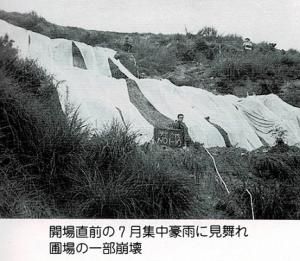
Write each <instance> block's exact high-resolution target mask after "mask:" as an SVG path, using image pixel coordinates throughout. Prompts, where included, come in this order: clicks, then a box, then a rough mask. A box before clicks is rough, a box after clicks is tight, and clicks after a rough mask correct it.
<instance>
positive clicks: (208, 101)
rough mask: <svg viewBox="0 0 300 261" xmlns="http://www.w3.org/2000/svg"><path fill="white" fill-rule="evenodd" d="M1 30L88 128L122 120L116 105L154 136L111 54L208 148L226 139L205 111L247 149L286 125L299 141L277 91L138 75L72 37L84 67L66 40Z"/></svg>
mask: <svg viewBox="0 0 300 261" xmlns="http://www.w3.org/2000/svg"><path fill="white" fill-rule="evenodd" d="M5 33H7V34H8V35H9V36H10V38H11V39H13V40H14V41H15V46H17V47H18V49H19V50H20V56H21V57H23V58H24V57H28V58H32V59H36V60H37V61H38V62H39V63H40V65H42V66H43V67H44V68H46V70H47V71H48V72H49V73H51V74H54V75H55V77H56V79H57V80H59V81H64V82H63V83H62V84H61V85H60V88H59V94H60V100H61V103H62V105H63V106H62V107H64V102H65V101H67V100H68V101H67V102H70V103H72V104H73V105H74V106H80V109H79V113H80V116H81V118H83V119H84V120H86V121H87V122H88V123H89V124H90V125H91V126H92V127H97V128H101V127H102V126H103V124H105V123H109V122H110V121H111V120H112V119H113V118H117V119H119V120H121V117H120V113H119V110H120V111H121V112H122V115H123V117H124V119H125V121H129V122H131V123H132V124H133V127H134V129H136V130H139V132H140V133H141V134H143V135H142V136H141V140H140V141H141V142H145V141H149V140H150V139H151V138H152V135H153V126H151V125H150V124H149V123H148V122H147V121H146V120H145V119H144V118H143V117H142V116H141V114H140V113H139V111H138V110H137V108H135V106H134V105H133V104H132V103H131V102H130V100H129V96H128V91H127V86H126V82H125V80H123V79H121V80H117V79H114V78H112V77H111V72H110V68H109V64H108V58H110V59H111V60H112V61H113V62H114V63H115V64H116V65H117V66H118V67H119V69H120V70H121V71H122V72H123V73H124V74H125V75H127V76H128V77H129V78H131V79H134V80H136V81H137V84H138V86H139V87H140V89H141V91H142V93H143V94H144V95H145V97H146V98H147V99H148V100H149V101H150V102H151V103H152V104H153V105H154V106H155V108H156V109H157V110H159V111H160V112H161V113H162V114H164V115H166V116H168V117H169V118H172V119H175V118H176V116H177V114H178V113H183V114H184V115H185V122H186V124H187V125H188V127H189V131H190V135H191V137H192V138H193V140H195V141H199V142H202V143H204V144H205V145H206V146H208V147H212V146H225V142H224V139H223V137H222V135H221V134H220V133H219V131H218V130H217V129H216V128H215V127H214V126H213V125H212V124H210V123H209V122H207V121H206V120H205V117H207V116H209V117H210V121H211V122H212V123H215V124H217V125H219V126H220V127H221V128H223V130H225V131H226V132H227V134H228V137H229V139H230V141H231V144H232V145H235V146H239V147H242V148H246V149H248V150H252V149H255V148H258V147H260V146H261V145H262V141H261V140H260V138H261V139H263V140H264V141H265V142H267V143H269V144H271V145H272V144H274V135H272V132H273V130H274V129H276V128H277V129H278V128H280V129H282V130H286V137H287V141H288V143H289V144H290V145H294V144H297V143H298V144H299V142H300V109H299V108H295V107H293V106H290V105H288V104H286V103H285V102H283V101H282V100H281V99H279V98H278V97H277V96H276V95H266V96H251V97H247V98H244V99H239V98H237V97H235V96H232V95H226V96H218V95H214V94H212V93H210V92H208V91H205V90H201V89H197V88H193V87H187V86H182V87H178V86H175V85H174V84H172V83H171V82H169V81H168V80H154V79H142V80H141V79H136V77H134V76H133V75H132V74H131V73H130V72H129V71H128V70H127V69H126V68H125V67H124V66H123V65H122V64H121V63H120V61H118V60H115V59H114V58H113V56H114V54H115V51H114V50H111V49H108V48H101V47H91V46H88V45H86V44H84V43H79V42H76V41H73V42H74V43H75V44H76V46H77V47H78V48H79V50H80V52H81V53H82V56H83V59H84V61H85V64H86V67H87V70H84V69H80V68H76V67H74V66H73V57H72V41H70V40H65V39H49V38H48V37H46V36H43V35H40V34H37V33H33V32H30V31H27V30H25V29H22V28H19V27H16V26H13V25H10V24H8V23H6V22H4V21H2V20H0V35H4V34H5ZM117 108H118V109H119V110H118V109H117ZM259 137H260V138H259Z"/></svg>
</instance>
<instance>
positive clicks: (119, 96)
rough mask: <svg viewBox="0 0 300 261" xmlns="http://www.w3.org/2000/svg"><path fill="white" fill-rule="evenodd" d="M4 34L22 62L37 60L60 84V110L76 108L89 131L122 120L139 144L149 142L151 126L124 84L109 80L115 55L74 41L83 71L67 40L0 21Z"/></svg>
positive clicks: (70, 43)
mask: <svg viewBox="0 0 300 261" xmlns="http://www.w3.org/2000/svg"><path fill="white" fill-rule="evenodd" d="M6 33H7V34H8V35H9V37H10V39H12V40H14V41H15V43H14V46H16V47H18V49H19V50H20V54H21V56H22V57H23V58H25V57H28V58H31V59H34V60H36V61H37V62H38V63H39V64H40V65H41V66H43V67H44V68H45V69H46V70H47V71H48V73H50V74H53V75H54V76H55V78H56V80H57V81H62V83H61V84H60V87H59V89H58V91H59V96H60V102H61V104H62V108H63V109H64V108H66V105H68V104H69V103H70V104H71V105H72V106H74V107H75V108H77V107H79V115H80V117H81V118H82V119H83V120H85V121H86V123H87V124H89V125H90V127H91V128H99V129H101V128H102V127H103V126H104V125H106V124H109V123H110V122H111V121H112V120H113V119H117V120H119V121H120V122H121V123H122V122H123V121H122V117H123V119H124V120H125V122H126V123H127V122H129V123H132V124H133V126H132V127H133V128H134V130H136V131H138V132H139V133H140V134H141V136H140V137H139V141H140V142H146V141H149V140H151V139H152V136H153V126H152V125H150V124H149V123H148V122H147V121H146V120H145V119H144V118H143V117H142V115H141V114H140V112H139V111H138V109H137V108H136V107H135V106H134V105H133V104H132V103H131V102H130V100H129V95H128V91H127V85H126V81H125V80H124V79H120V80H118V79H114V78H112V77H111V72H110V69H109V64H108V58H111V59H113V56H114V54H115V51H113V50H111V49H107V48H100V47H95V48H93V47H91V46H88V45H86V44H83V43H79V42H75V41H74V43H75V44H76V46H77V47H78V48H79V50H80V51H81V53H82V55H83V58H84V61H85V63H86V66H87V70H84V69H80V68H76V67H74V66H73V57H72V41H70V40H65V39H50V38H48V37H46V36H43V35H40V34H37V33H34V32H31V31H27V30H25V29H22V28H19V27H16V26H13V25H10V24H8V23H6V22H4V21H1V20H0V35H4V34H6ZM120 112H121V113H122V117H121V115H120Z"/></svg>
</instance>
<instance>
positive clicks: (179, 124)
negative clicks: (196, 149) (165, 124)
mask: <svg viewBox="0 0 300 261" xmlns="http://www.w3.org/2000/svg"><path fill="white" fill-rule="evenodd" d="M183 118H184V115H183V114H182V113H180V114H178V115H177V120H175V121H174V123H173V124H172V126H171V127H172V128H173V129H180V130H182V133H183V146H184V147H189V146H190V144H191V142H192V139H191V137H190V135H189V132H188V127H187V126H186V125H185V123H184V122H183Z"/></svg>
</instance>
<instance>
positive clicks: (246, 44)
mask: <svg viewBox="0 0 300 261" xmlns="http://www.w3.org/2000/svg"><path fill="white" fill-rule="evenodd" d="M243 49H244V51H252V50H253V44H252V42H251V41H250V39H249V38H245V40H244V42H243Z"/></svg>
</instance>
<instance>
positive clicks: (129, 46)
mask: <svg viewBox="0 0 300 261" xmlns="http://www.w3.org/2000/svg"><path fill="white" fill-rule="evenodd" d="M132 47H133V40H132V38H131V37H130V36H128V35H126V36H125V38H124V51H125V52H130V51H131V49H132Z"/></svg>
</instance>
